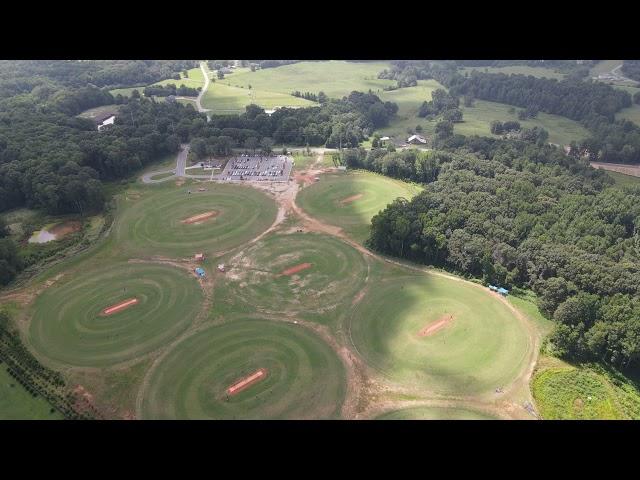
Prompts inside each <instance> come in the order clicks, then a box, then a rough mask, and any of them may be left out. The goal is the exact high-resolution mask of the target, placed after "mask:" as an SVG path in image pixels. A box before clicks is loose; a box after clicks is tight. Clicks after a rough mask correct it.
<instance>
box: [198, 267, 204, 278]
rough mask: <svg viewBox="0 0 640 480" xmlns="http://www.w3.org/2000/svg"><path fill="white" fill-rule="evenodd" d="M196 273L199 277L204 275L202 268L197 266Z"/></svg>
mask: <svg viewBox="0 0 640 480" xmlns="http://www.w3.org/2000/svg"><path fill="white" fill-rule="evenodd" d="M196 273H197V274H198V276H199V277H204V269H202V268H200V267H197V268H196Z"/></svg>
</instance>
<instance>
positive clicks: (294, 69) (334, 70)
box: [216, 60, 396, 98]
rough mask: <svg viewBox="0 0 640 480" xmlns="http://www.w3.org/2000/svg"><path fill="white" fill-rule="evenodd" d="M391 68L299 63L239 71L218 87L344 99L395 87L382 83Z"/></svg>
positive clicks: (386, 65)
mask: <svg viewBox="0 0 640 480" xmlns="http://www.w3.org/2000/svg"><path fill="white" fill-rule="evenodd" d="M385 68H390V64H389V63H388V62H377V61H376V62H347V61H343V60H330V61H320V62H299V63H294V64H292V65H284V66H282V67H277V68H266V69H264V70H257V71H255V72H251V71H250V70H249V71H247V70H245V71H240V72H234V73H232V74H229V75H225V78H224V79H223V80H216V84H218V83H219V82H221V83H228V84H231V85H234V86H241V87H245V88H247V87H248V86H249V85H251V87H252V88H254V89H256V90H258V91H259V90H264V91H267V92H277V93H283V94H286V95H290V94H291V92H293V91H296V90H298V91H300V92H302V93H304V92H311V93H315V94H316V95H317V94H318V92H320V91H323V92H324V93H325V94H326V95H327V96H329V97H331V98H342V97H343V96H345V95H349V94H350V93H351V92H352V91H354V90H357V91H360V92H367V91H369V90H372V91H373V92H374V93H381V92H382V91H383V88H384V87H385V86H389V85H395V83H396V82H395V81H394V80H380V79H378V74H379V73H380V72H381V71H382V70H384V69H385Z"/></svg>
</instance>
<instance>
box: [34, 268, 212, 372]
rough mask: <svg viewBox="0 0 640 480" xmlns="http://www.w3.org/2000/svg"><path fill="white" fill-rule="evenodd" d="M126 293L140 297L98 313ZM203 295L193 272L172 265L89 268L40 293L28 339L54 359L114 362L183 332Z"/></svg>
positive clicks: (89, 364) (96, 364) (78, 362)
mask: <svg viewBox="0 0 640 480" xmlns="http://www.w3.org/2000/svg"><path fill="white" fill-rule="evenodd" d="M129 298H136V299H137V300H138V303H137V304H136V305H133V306H131V307H129V308H126V309H124V310H121V311H119V312H117V313H114V314H112V315H108V316H105V315H103V314H102V311H103V310H104V309H105V308H107V307H110V306H112V305H115V304H117V303H119V302H122V301H124V300H127V299H129ZM202 298H203V296H202V291H201V289H200V286H199V285H198V282H197V280H196V279H195V277H192V276H191V275H189V274H188V273H187V272H185V271H182V270H179V269H177V268H174V267H170V266H165V265H151V264H137V263H136V264H133V263H120V264H114V265H112V266H109V267H104V268H101V269H96V270H89V271H87V272H86V273H83V274H80V275H77V276H75V275H74V276H73V277H72V278H71V280H70V281H68V282H66V283H61V284H57V285H56V286H54V287H52V288H51V289H49V290H47V291H45V292H44V293H43V294H42V295H41V296H40V297H38V299H37V300H36V303H35V314H34V316H33V319H32V321H31V326H30V330H29V341H30V343H31V345H32V346H33V347H34V349H35V350H36V351H37V352H38V353H39V354H40V355H42V356H44V357H46V358H47V359H49V360H51V361H53V362H55V363H59V364H63V365H71V366H83V367H105V366H110V365H115V364H118V363H121V362H124V361H127V360H131V359H134V358H137V357H139V356H142V355H144V354H146V353H149V352H151V351H153V350H155V349H157V348H159V347H161V346H163V345H166V344H167V343H168V342H170V341H171V340H172V339H174V338H176V337H177V336H178V335H179V334H180V333H182V332H184V331H185V330H186V329H187V328H188V327H189V325H191V323H192V322H193V320H194V318H195V315H196V313H197V311H198V309H199V308H200V305H201V302H202Z"/></svg>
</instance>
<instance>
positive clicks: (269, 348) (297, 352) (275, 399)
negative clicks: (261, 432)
mask: <svg viewBox="0 0 640 480" xmlns="http://www.w3.org/2000/svg"><path fill="white" fill-rule="evenodd" d="M260 368H265V369H267V371H268V374H267V377H266V378H265V379H264V380H261V381H259V382H257V383H255V384H253V385H251V386H249V387H248V388H246V389H245V390H243V391H241V392H239V393H237V394H235V395H232V396H228V395H227V393H226V390H227V388H229V387H230V386H231V385H233V384H234V383H236V382H237V381H238V380H241V379H242V378H244V377H246V376H248V375H251V374H252V373H254V372H255V371H257V370H258V369H260ZM148 385H149V386H148V388H147V390H146V391H145V392H144V396H143V398H144V400H143V404H142V418H145V419H236V420H240V419H327V418H336V417H338V416H339V413H340V408H341V406H342V403H343V401H344V396H345V392H346V374H345V371H344V367H343V365H342V363H341V362H340V359H339V358H338V357H337V356H336V354H335V353H334V352H333V351H332V350H331V349H330V347H329V346H328V345H327V344H326V343H325V342H324V341H323V340H322V339H320V338H319V337H317V336H316V335H315V334H314V333H312V332H310V331H309V330H307V329H305V328H304V327H302V326H300V325H292V324H285V323H278V322H272V321H267V320H258V319H241V320H234V321H231V322H229V323H226V324H223V325H219V326H214V327H210V328H208V329H206V330H203V331H200V332H198V333H196V334H194V335H192V336H191V337H189V338H187V339H185V340H183V341H182V342H180V343H179V344H178V345H177V346H176V347H175V348H174V349H173V350H172V351H171V352H170V353H169V354H168V355H167V356H166V357H165V358H163V359H162V361H161V362H160V363H159V364H158V366H157V367H156V369H155V370H154V371H153V372H152V374H151V377H150V380H149V384H148Z"/></svg>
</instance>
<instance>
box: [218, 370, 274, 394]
mask: <svg viewBox="0 0 640 480" xmlns="http://www.w3.org/2000/svg"><path fill="white" fill-rule="evenodd" d="M265 378H267V369H266V368H261V369H260V370H257V371H255V372H253V373H252V374H251V375H249V376H247V377H244V378H243V379H242V380H240V381H238V382H236V383H234V384H233V385H231V386H230V387H229V388H227V394H229V395H235V394H236V393H239V392H241V391H242V390H244V389H246V388H248V387H250V386H251V385H253V384H254V383H256V382H259V381H261V380H264V379H265Z"/></svg>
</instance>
